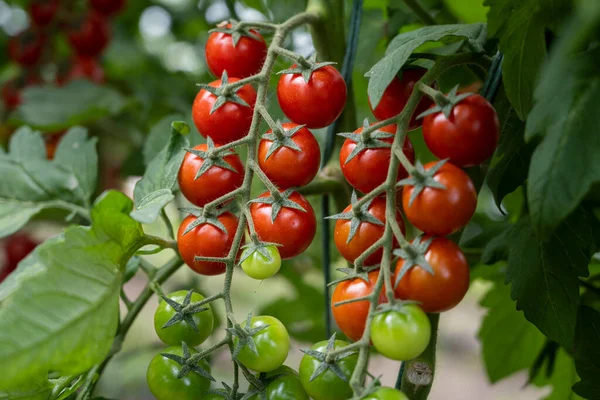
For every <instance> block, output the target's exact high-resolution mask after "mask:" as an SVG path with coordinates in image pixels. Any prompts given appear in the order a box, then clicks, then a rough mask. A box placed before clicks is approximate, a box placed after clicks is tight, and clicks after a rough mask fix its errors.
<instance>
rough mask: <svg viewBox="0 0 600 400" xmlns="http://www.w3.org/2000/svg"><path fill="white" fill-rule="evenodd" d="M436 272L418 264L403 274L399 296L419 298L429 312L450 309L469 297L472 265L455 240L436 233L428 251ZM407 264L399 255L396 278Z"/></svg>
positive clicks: (420, 303) (410, 298) (427, 256)
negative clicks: (470, 265) (470, 268)
mask: <svg viewBox="0 0 600 400" xmlns="http://www.w3.org/2000/svg"><path fill="white" fill-rule="evenodd" d="M425 259H426V260H427V262H429V265H431V267H432V268H433V272H434V275H431V274H430V273H429V272H427V271H426V270H424V269H423V268H421V267H420V266H415V267H413V268H411V269H409V270H408V271H407V272H406V274H405V275H404V276H403V277H402V280H401V281H400V283H399V284H398V286H397V287H396V290H395V294H396V296H397V297H398V298H400V299H403V300H415V301H417V302H419V305H420V306H421V308H422V309H423V310H424V311H425V312H428V313H438V312H442V311H447V310H449V309H451V308H453V307H454V306H456V305H457V304H458V303H460V301H461V300H462V299H463V297H465V294H466V293H467V290H468V289H469V265H468V264H467V259H466V258H465V255H464V254H463V252H462V251H461V250H460V248H459V247H458V246H457V245H456V243H454V242H453V241H451V240H449V239H446V238H445V237H436V238H435V239H433V241H432V242H431V245H430V246H429V249H428V250H427V252H426V253H425ZM403 264H404V260H403V259H399V260H398V263H397V264H396V273H395V274H394V278H393V282H394V283H395V282H396V277H397V275H398V273H399V271H400V269H401V268H402V265H403Z"/></svg>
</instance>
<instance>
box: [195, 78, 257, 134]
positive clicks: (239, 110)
mask: <svg viewBox="0 0 600 400" xmlns="http://www.w3.org/2000/svg"><path fill="white" fill-rule="evenodd" d="M237 81H239V78H229V79H228V82H229V83H233V82H237ZM221 84H222V83H221V80H220V79H219V80H216V81H213V82H211V83H209V86H212V87H221ZM236 94H237V95H238V96H239V97H240V98H241V99H242V100H244V101H245V102H246V103H248V105H249V106H250V107H246V106H243V105H241V104H236V103H232V102H227V103H225V104H224V105H223V106H221V107H219V108H218V109H217V110H215V112H213V113H212V114H211V112H210V111H211V109H212V107H213V105H214V104H215V102H216V101H217V97H216V96H215V95H214V94H212V93H210V92H209V91H207V90H204V89H201V90H200V91H199V92H198V94H197V95H196V99H195V100H194V104H193V105H192V119H193V120H194V125H196V129H198V132H200V134H201V135H202V136H204V137H210V138H211V139H212V140H213V141H214V142H215V144H217V145H222V144H226V143H229V142H233V141H234V140H237V139H241V138H243V137H244V136H246V135H247V134H248V130H249V129H250V124H252V115H253V113H254V103H256V90H254V88H253V87H252V86H250V85H244V86H242V87H241V88H239V89H238V90H237V92H236Z"/></svg>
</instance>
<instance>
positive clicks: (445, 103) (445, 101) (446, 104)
mask: <svg viewBox="0 0 600 400" xmlns="http://www.w3.org/2000/svg"><path fill="white" fill-rule="evenodd" d="M457 92H458V85H456V86H454V87H453V88H452V90H450V92H448V94H446V95H444V94H443V93H441V92H438V95H436V96H435V97H433V101H435V106H433V107H431V108H430V109H428V110H426V111H423V112H422V113H421V114H419V115H418V116H417V119H421V118H423V117H426V116H427V115H430V114H435V113H438V112H442V113H444V115H445V116H446V118H450V116H451V115H452V109H453V108H454V106H455V105H457V104H458V103H460V102H461V101H462V100H464V99H466V98H467V97H469V96H472V95H473V94H474V93H470V92H467V93H461V94H457Z"/></svg>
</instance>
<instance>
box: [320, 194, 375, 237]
mask: <svg viewBox="0 0 600 400" xmlns="http://www.w3.org/2000/svg"><path fill="white" fill-rule="evenodd" d="M372 201H373V200H370V201H368V202H366V203H365V204H363V205H362V206H360V207H357V206H356V204H357V203H358V195H357V194H356V191H352V199H351V201H350V203H351V204H352V211H348V212H341V213H339V214H334V215H330V216H328V217H325V218H327V219H335V220H349V221H350V233H348V240H346V243H350V242H351V241H352V238H354V235H356V232H358V228H359V227H360V224H361V223H363V222H368V223H371V224H374V225H380V226H383V225H384V223H383V221H380V220H379V219H377V218H375V216H374V215H373V214H371V213H370V212H369V206H370V205H371V202H372Z"/></svg>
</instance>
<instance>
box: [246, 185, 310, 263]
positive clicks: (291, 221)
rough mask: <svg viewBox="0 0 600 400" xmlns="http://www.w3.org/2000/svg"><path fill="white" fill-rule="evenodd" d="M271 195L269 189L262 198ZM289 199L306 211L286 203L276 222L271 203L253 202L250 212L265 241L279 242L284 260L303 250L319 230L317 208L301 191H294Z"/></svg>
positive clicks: (258, 231)
mask: <svg viewBox="0 0 600 400" xmlns="http://www.w3.org/2000/svg"><path fill="white" fill-rule="evenodd" d="M269 195H270V193H269V192H265V193H263V194H261V195H260V196H259V198H262V197H268V196H269ZM289 199H290V200H291V201H293V202H295V203H297V204H299V205H300V206H302V208H304V209H305V210H306V212H304V211H301V210H295V209H292V208H286V207H283V208H282V209H281V211H280V212H279V214H278V215H277V218H276V219H275V222H271V210H272V207H271V205H270V204H264V203H251V204H250V215H251V216H252V220H253V221H254V226H255V228H256V233H257V234H258V237H259V238H260V240H261V241H263V242H269V243H278V244H280V245H281V246H279V247H278V249H279V254H280V255H281V259H282V260H287V259H289V258H292V257H296V256H297V255H299V254H301V253H302V252H304V250H306V249H307V248H308V246H309V245H310V244H311V242H312V240H313V239H314V237H315V234H316V233H317V219H316V217H315V211H314V209H313V208H312V206H311V204H310V203H309V202H308V200H306V199H305V198H304V196H302V195H301V194H300V193H298V192H293V193H292V194H291V195H290V197H289Z"/></svg>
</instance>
